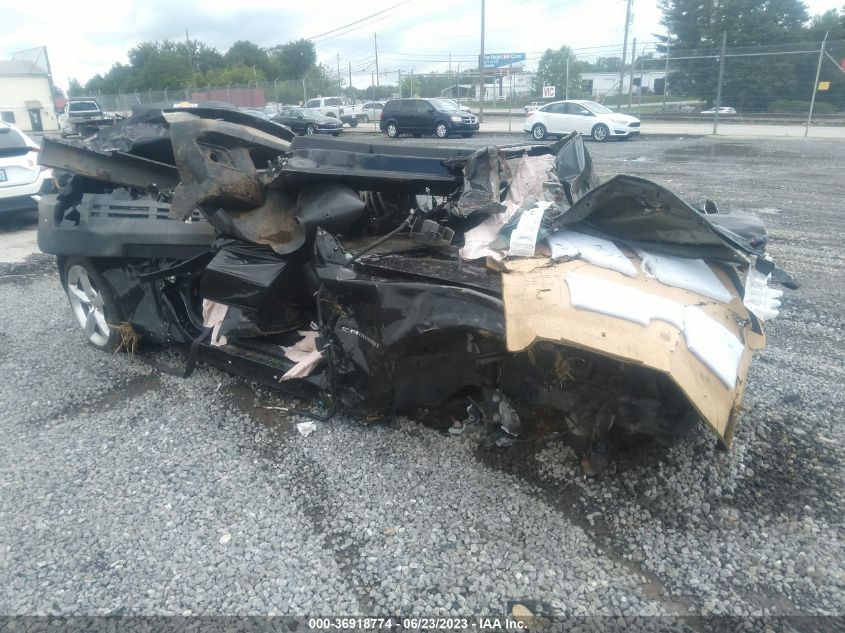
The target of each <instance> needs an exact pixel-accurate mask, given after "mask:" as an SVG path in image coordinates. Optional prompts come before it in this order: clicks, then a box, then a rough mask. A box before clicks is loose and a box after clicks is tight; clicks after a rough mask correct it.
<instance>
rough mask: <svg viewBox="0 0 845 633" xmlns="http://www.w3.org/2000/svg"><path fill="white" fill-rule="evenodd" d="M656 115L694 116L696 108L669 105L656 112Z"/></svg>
mask: <svg viewBox="0 0 845 633" xmlns="http://www.w3.org/2000/svg"><path fill="white" fill-rule="evenodd" d="M654 113H655V114H694V113H695V106H691V105H686V104H677V103H669V104H667V105H665V106H661V107H659V108H656V109H655V110H654Z"/></svg>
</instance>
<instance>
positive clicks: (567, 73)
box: [508, 53, 569, 132]
mask: <svg viewBox="0 0 845 633" xmlns="http://www.w3.org/2000/svg"><path fill="white" fill-rule="evenodd" d="M563 95H564V96H563V98H564V99H569V53H567V54H566V88H564V89H563ZM508 132H510V130H508Z"/></svg>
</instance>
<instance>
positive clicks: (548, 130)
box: [522, 100, 640, 142]
mask: <svg viewBox="0 0 845 633" xmlns="http://www.w3.org/2000/svg"><path fill="white" fill-rule="evenodd" d="M522 129H523V131H524V132H528V133H529V134H531V136H533V137H534V139H535V140H538V141H542V140H543V139H544V138H546V136H550V135H551V136H565V135H566V134H569V133H570V132H578V133H579V134H581V135H582V136H591V137H592V138H593V140H595V141H599V142H601V141H606V140H607V139H609V138H633V137H635V136H639V134H640V120H639V119H638V118H636V117H632V116H629V115H627V114H619V113H617V112H614V111H613V110H611V109H610V108H608V107H606V106H603V105H602V104H600V103H596V102H595V101H584V100H576V101H555V102H553V103H549V104H547V105H544V106H543V107H542V108H539V109H538V110H534V111H532V112H527V113H526V115H525V123H523V125H522Z"/></svg>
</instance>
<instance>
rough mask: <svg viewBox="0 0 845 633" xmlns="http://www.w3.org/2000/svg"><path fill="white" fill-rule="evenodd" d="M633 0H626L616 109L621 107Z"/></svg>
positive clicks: (618, 109)
mask: <svg viewBox="0 0 845 633" xmlns="http://www.w3.org/2000/svg"><path fill="white" fill-rule="evenodd" d="M633 2H634V0H628V8H627V9H626V10H625V39H624V40H623V42H622V68H621V69H620V70H619V103H618V104H616V111H617V112H619V111H620V110H621V109H622V84H624V83H625V58H626V55H627V54H628V27H629V26H630V25H631V5H632V4H633Z"/></svg>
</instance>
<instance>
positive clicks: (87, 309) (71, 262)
mask: <svg viewBox="0 0 845 633" xmlns="http://www.w3.org/2000/svg"><path fill="white" fill-rule="evenodd" d="M60 266H61V267H60V270H59V275H60V278H61V282H62V286H63V287H64V289H65V293H66V294H67V297H68V301H69V302H70V307H71V311H72V312H73V315H74V317H76V321H77V323H78V324H79V327H80V328H82V332H83V334H84V335H85V338H86V339H87V340H88V344H89V345H91V346H92V347H96V348H97V349H100V350H103V351H105V352H112V353H114V352H116V351H118V349H120V347H121V343H122V337H121V335H120V331H119V326H120V324H121V323H123V322H124V320H125V319H124V317H123V313H122V312H121V310H120V307H119V305H118V304H117V301H115V298H114V291H113V290H112V287H111V286H110V285H109V283H108V282H107V281H106V280H105V278H104V277H103V276H102V275H101V274H100V273H99V271H98V270H97V268H96V266H95V265H94V262H93V261H92V260H90V259H88V258H85V257H68V258H67V259H63V261H62V262H61V264H60Z"/></svg>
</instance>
